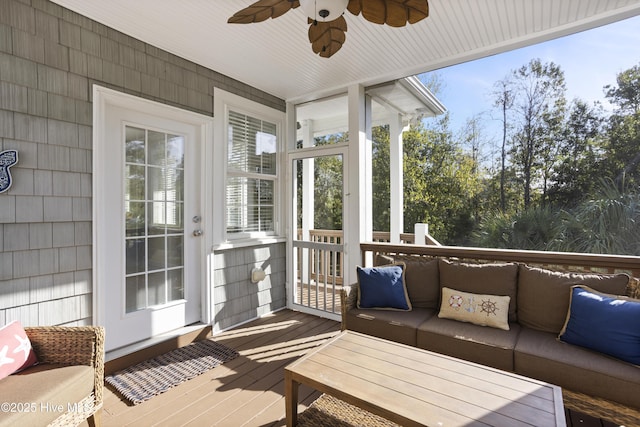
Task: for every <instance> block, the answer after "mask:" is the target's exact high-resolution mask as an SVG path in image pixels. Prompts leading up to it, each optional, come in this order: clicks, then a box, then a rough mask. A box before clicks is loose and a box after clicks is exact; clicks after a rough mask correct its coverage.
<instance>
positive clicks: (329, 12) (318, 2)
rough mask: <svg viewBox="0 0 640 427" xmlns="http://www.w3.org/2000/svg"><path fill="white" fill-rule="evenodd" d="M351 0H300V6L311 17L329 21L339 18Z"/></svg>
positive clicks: (316, 19)
mask: <svg viewBox="0 0 640 427" xmlns="http://www.w3.org/2000/svg"><path fill="white" fill-rule="evenodd" d="M348 4H349V0H300V7H302V10H303V11H304V13H305V14H306V15H307V16H308V17H309V18H311V19H313V20H315V21H320V22H329V21H333V20H335V19H338V18H339V17H340V16H342V14H343V13H344V11H345V10H346V8H347V5H348Z"/></svg>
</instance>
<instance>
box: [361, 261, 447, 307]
mask: <svg viewBox="0 0 640 427" xmlns="http://www.w3.org/2000/svg"><path fill="white" fill-rule="evenodd" d="M394 262H404V264H405V266H406V269H405V272H404V278H405V282H406V286H407V293H408V294H409V300H410V301H411V306H412V307H414V308H432V309H437V308H438V307H439V305H440V302H439V301H440V278H439V277H440V276H439V272H438V260H437V259H424V258H421V257H416V256H402V255H399V256H389V255H380V254H379V255H377V256H376V258H375V260H374V264H375V265H377V266H379V265H385V264H393V263H394Z"/></svg>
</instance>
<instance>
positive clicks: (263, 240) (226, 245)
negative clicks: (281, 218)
mask: <svg viewBox="0 0 640 427" xmlns="http://www.w3.org/2000/svg"><path fill="white" fill-rule="evenodd" d="M286 241H287V239H286V238H285V237H280V236H269V237H260V238H252V239H238V240H228V241H226V242H223V243H220V244H217V245H213V246H212V248H211V250H212V251H214V252H215V251H224V250H227V249H236V248H246V247H249V246H263V245H273V244H275V243H284V242H286Z"/></svg>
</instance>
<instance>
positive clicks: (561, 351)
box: [514, 328, 640, 410]
mask: <svg viewBox="0 0 640 427" xmlns="http://www.w3.org/2000/svg"><path fill="white" fill-rule="evenodd" d="M514 363H515V372H516V373H518V374H521V375H525V376H527V377H531V378H535V379H538V380H540V381H546V382H550V383H553V384H557V385H559V386H560V387H563V388H567V389H568V390H572V391H576V392H579V393H584V394H588V395H592V396H599V397H602V398H603V399H608V400H613V401H615V402H619V403H622V404H623V405H627V406H630V407H632V408H635V409H637V410H640V399H638V396H640V368H639V367H638V366H635V365H632V364H630V363H625V362H622V361H620V360H617V359H614V358H612V357H609V356H607V355H604V354H601V353H597V352H594V351H591V350H588V349H585V348H582V347H578V346H575V345H571V344H567V343H564V342H562V341H558V339H557V335H556V334H554V333H551V332H542V331H537V330H534V329H529V328H522V330H521V332H520V337H519V338H518V343H517V344H516V348H515V352H514Z"/></svg>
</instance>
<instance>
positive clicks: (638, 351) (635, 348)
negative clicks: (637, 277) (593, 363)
mask: <svg viewBox="0 0 640 427" xmlns="http://www.w3.org/2000/svg"><path fill="white" fill-rule="evenodd" d="M559 339H560V340H561V341H564V342H567V343H569V344H574V345H579V346H581V347H585V348H590V349H591V350H595V351H599V352H600V353H605V354H608V355H610V356H613V357H616V358H618V359H621V360H624V361H626V362H629V363H633V364H635V365H640V300H634V299H632V298H627V297H621V296H616V295H609V294H603V293H600V292H597V291H594V290H593V289H591V288H588V287H586V286H574V287H573V288H572V290H571V300H570V303H569V313H568V315H567V322H566V323H565V325H564V328H562V331H560V336H559Z"/></svg>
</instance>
